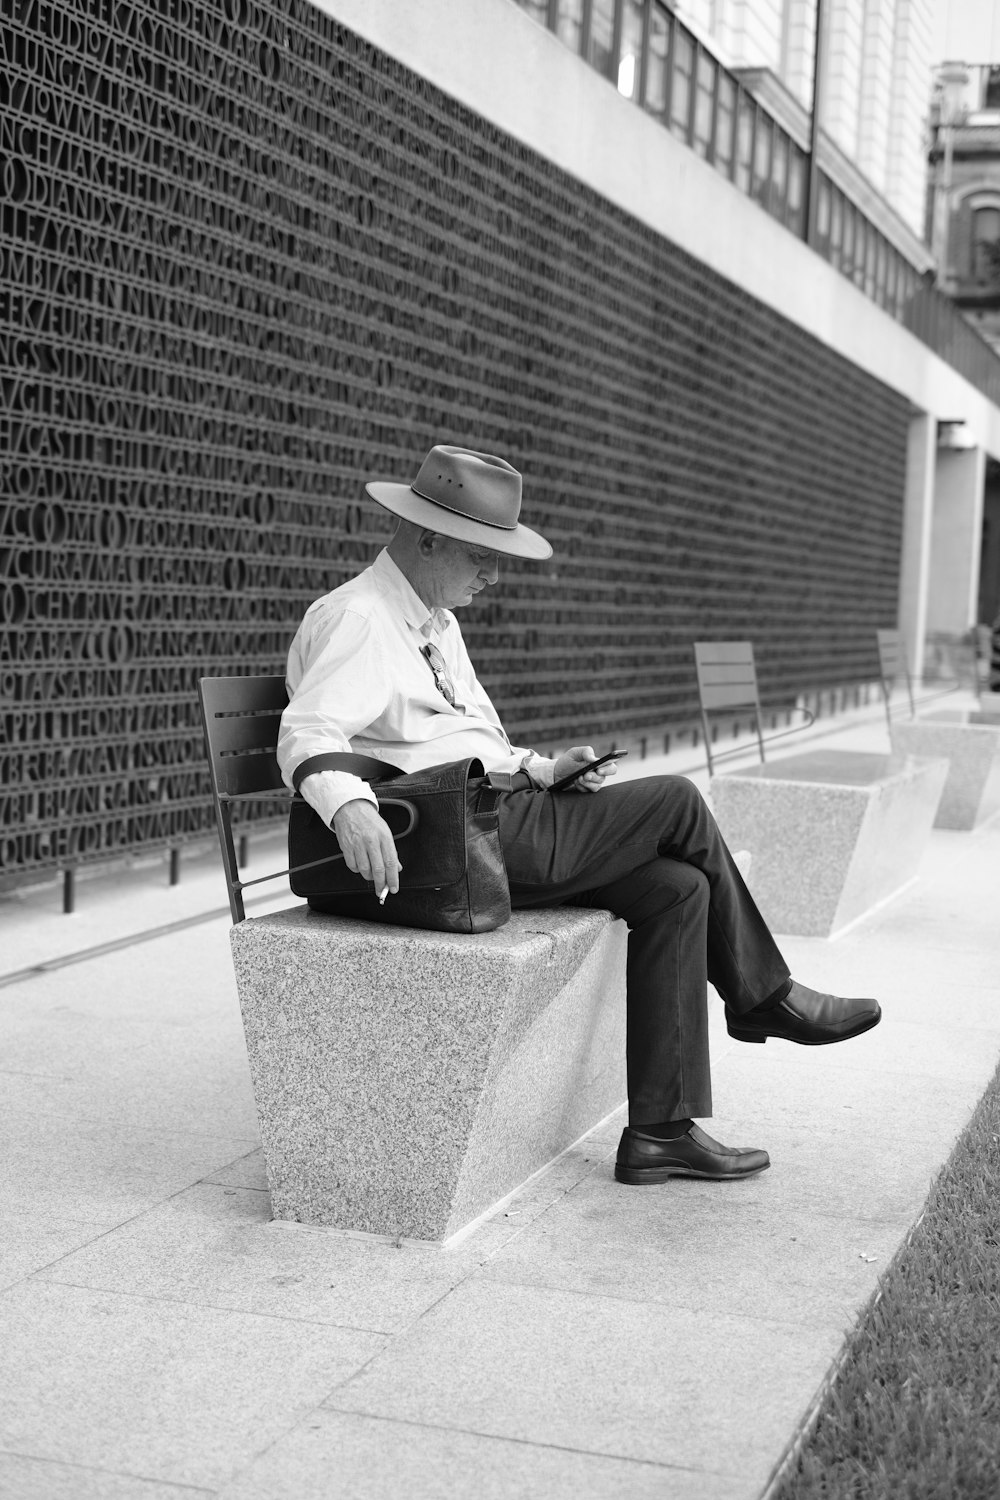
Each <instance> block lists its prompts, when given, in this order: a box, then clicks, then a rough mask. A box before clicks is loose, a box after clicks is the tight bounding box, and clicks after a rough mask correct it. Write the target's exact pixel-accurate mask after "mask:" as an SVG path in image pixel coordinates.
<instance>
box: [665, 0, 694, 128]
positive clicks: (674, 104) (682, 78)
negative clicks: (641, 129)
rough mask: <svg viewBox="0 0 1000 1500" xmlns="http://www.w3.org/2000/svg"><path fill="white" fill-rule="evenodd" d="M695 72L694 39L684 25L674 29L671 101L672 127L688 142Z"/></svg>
mask: <svg viewBox="0 0 1000 1500" xmlns="http://www.w3.org/2000/svg"><path fill="white" fill-rule="evenodd" d="M693 72H694V39H693V37H692V36H691V33H690V32H688V31H685V30H684V28H683V26H678V27H676V28H675V30H674V77H673V84H672V98H671V101H670V128H671V130H672V131H673V132H674V134H675V135H679V136H680V138H681V140H682V141H684V142H685V143H688V112H689V110H690V108H691V87H692V78H691V75H692V73H693Z"/></svg>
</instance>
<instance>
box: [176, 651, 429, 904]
mask: <svg viewBox="0 0 1000 1500" xmlns="http://www.w3.org/2000/svg"><path fill="white" fill-rule="evenodd" d="M198 696H199V699H200V702H201V718H202V724H203V725H204V729H205V746H206V748H207V750H208V768H209V771H210V772H211V776H212V799H213V802H214V804H215V824H216V827H217V829H218V831H219V846H220V848H221V850H222V866H223V869H224V871H225V875H226V886H227V888H228V890H229V909H230V911H231V912H232V914H233V923H234V925H235V924H236V923H238V922H242V921H244V920H245V919H246V912H245V911H244V909H243V892H244V891H245V890H247V889H248V887H250V886H252V885H263V884H264V882H265V881H268V880H277V879H279V878H280V876H282V875H294V874H296V873H297V872H298V871H299V870H314V869H315V868H316V867H317V866H318V865H328V864H331V863H332V862H333V861H334V860H339V859H343V857H344V856H343V855H342V854H340V853H337V854H328V855H325V856H324V858H323V859H311V860H309V861H308V862H307V863H306V864H301V865H292V866H291V868H290V869H286V870H274V871H273V872H272V873H271V874H270V875H258V876H257V877H256V879H254V880H241V879H240V877H239V861H238V860H237V858H236V847H235V845H234V843H233V824H232V814H231V811H230V809H231V808H232V806H233V804H234V803H235V802H259V801H260V800H261V798H265V797H273V798H275V799H276V800H277V802H278V809H277V810H278V812H279V813H283V814H287V812H288V808H289V806H290V805H291V802H292V797H293V793H291V792H290V791H289V790H288V788H287V787H286V786H285V784H284V782H283V781H282V779H281V771H280V769H279V767H278V757H277V749H278V729H279V727H280V724H281V715H282V714H283V713H284V711H285V708H286V707H287V705H288V693H287V691H286V688H285V679H284V678H283V677H201V678H199V680H198ZM326 758H327V759H328V760H329V761H331V762H335V763H337V764H336V766H335V769H339V770H345V771H350V772H352V773H353V774H354V775H356V776H363V777H365V778H366V779H368V780H373V779H377V778H380V777H383V776H385V774H386V766H385V764H384V763H383V762H382V761H379V760H374V759H373V758H372V757H371V756H369V755H354V754H346V753H345V754H343V755H340V754H331V755H330V756H328V757H326ZM397 808H402V809H403V813H404V816H403V818H402V819H400V818H398V816H397V815H396V813H395V809H397ZM379 809H380V811H381V812H382V814H383V816H386V817H388V816H389V812H388V810H389V809H392V810H393V813H392V817H393V820H394V821H395V822H396V823H397V824H398V825H399V826H395V827H392V832H393V834H394V836H395V837H397V838H404V837H405V836H406V835H407V834H408V833H411V832H412V831H413V829H414V828H415V827H416V824H417V812H416V808H415V807H414V805H413V803H412V802H407V801H406V800H405V798H399V797H380V798H379ZM390 826H392V825H391V824H390Z"/></svg>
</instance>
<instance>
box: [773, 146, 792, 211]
mask: <svg viewBox="0 0 1000 1500" xmlns="http://www.w3.org/2000/svg"><path fill="white" fill-rule="evenodd" d="M788 145H789V141H788V137H787V135H786V134H785V132H784V131H783V130H779V129H778V128H777V126H775V130H774V148H773V151H772V153H771V212H772V213H773V214H774V215H775V217H776V218H778V219H781V220H782V221H784V218H785V200H786V198H787V195H788Z"/></svg>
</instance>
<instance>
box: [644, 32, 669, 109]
mask: <svg viewBox="0 0 1000 1500" xmlns="http://www.w3.org/2000/svg"><path fill="white" fill-rule="evenodd" d="M669 66H670V22H669V20H668V18H667V17H666V16H665V15H664V14H663V12H662V11H661V10H659V9H658V8H657V7H656V6H655V5H654V6H653V8H652V10H651V11H650V14H649V51H648V53H647V55H646V108H647V109H648V110H649V112H650V114H652V115H662V114H663V112H664V110H665V109H666V107H667V69H668V68H669Z"/></svg>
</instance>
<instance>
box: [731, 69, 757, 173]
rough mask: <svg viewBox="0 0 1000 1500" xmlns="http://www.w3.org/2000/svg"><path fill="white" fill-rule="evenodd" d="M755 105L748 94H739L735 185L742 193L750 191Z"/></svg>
mask: <svg viewBox="0 0 1000 1500" xmlns="http://www.w3.org/2000/svg"><path fill="white" fill-rule="evenodd" d="M756 113H757V107H756V105H755V104H754V102H753V100H752V99H751V98H750V96H749V95H748V94H743V93H741V94H740V96H739V105H738V113H737V117H736V172H735V174H734V175H735V182H736V186H737V187H738V188H739V189H740V190H741V191H742V192H744V193H749V191H750V168H751V161H750V157H751V153H752V152H753V125H754V117H755V115H756Z"/></svg>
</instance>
